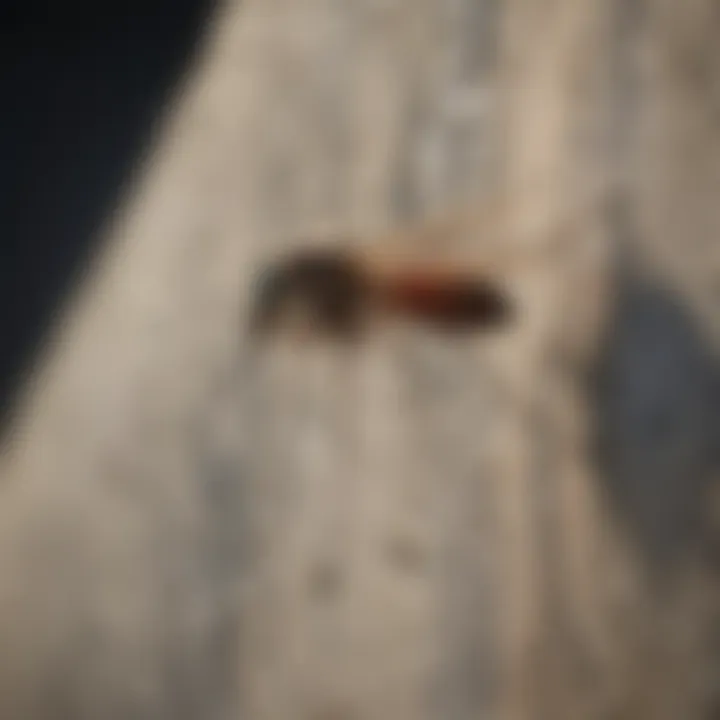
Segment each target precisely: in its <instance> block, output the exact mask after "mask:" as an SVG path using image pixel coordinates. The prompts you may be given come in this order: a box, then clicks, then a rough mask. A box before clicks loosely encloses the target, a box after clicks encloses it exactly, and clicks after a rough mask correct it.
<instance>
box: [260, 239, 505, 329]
mask: <svg viewBox="0 0 720 720" xmlns="http://www.w3.org/2000/svg"><path fill="white" fill-rule="evenodd" d="M254 303H255V305H254V308H253V311H252V327H253V330H254V331H256V332H259V333H267V332H270V331H273V330H278V329H280V328H282V327H285V326H286V324H290V325H291V326H292V325H294V326H295V327H296V328H297V325H298V324H299V325H300V326H301V327H302V328H303V329H305V330H308V331H310V332H313V333H316V332H320V333H323V334H328V335H332V336H334V337H343V338H347V337H350V336H356V335H357V334H358V333H360V332H362V331H363V330H365V329H367V327H368V326H369V324H370V323H372V322H375V321H377V320H379V319H381V318H390V317H393V318H396V319H403V318H404V319H408V320H413V321H416V322H421V323H424V324H430V325H432V326H434V327H436V328H438V329H443V328H445V329H448V330H456V331H460V330H465V331H467V330H472V329H476V328H488V327H490V326H493V327H494V326H498V325H500V324H502V323H504V322H506V321H507V320H508V319H509V317H510V314H511V302H510V300H509V298H508V297H507V296H506V295H505V293H504V292H503V290H502V289H501V287H500V286H499V284H498V283H496V282H494V281H493V280H492V279H491V278H489V277H483V276H482V275H480V274H477V273H472V272H470V271H463V270H462V269H460V268H454V267H450V266H443V265H441V264H437V263H425V264H418V263H414V262H412V261H409V260H407V259H402V260H400V259H396V260H394V261H389V260H385V261H384V262H378V261H377V259H376V258H373V257H372V256H370V255H367V254H363V253H362V252H360V251H357V250H356V251H352V250H351V249H349V248H344V247H343V248H340V247H336V248H333V247H326V248H319V249H318V248H310V249H308V248H306V249H300V250H298V251H296V252H295V253H292V254H288V255H287V256H285V257H282V258H280V259H278V260H276V261H275V262H274V263H272V264H270V265H269V266H268V267H266V268H265V269H264V272H263V273H262V274H261V276H260V279H259V282H258V284H257V286H256V292H255V298H254Z"/></svg>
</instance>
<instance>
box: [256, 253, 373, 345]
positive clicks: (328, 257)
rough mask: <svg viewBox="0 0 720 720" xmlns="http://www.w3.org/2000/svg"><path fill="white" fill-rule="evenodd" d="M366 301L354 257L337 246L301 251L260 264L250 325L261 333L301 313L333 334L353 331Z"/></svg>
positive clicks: (315, 328) (317, 326)
mask: <svg viewBox="0 0 720 720" xmlns="http://www.w3.org/2000/svg"><path fill="white" fill-rule="evenodd" d="M366 302H367V297H366V287H365V280H364V278H363V276H362V273H361V271H360V269H359V267H358V266H357V263H356V262H355V261H354V259H353V258H352V257H351V256H350V255H349V254H346V253H344V252H338V250H337V248H327V249H322V248H320V249H310V250H302V251H299V252H297V253H295V254H293V255H290V256H289V257H285V258H282V259H280V260H278V261H276V262H275V263H272V264H271V265H270V266H268V267H266V268H265V269H264V270H263V272H262V273H261V274H260V276H259V277H258V280H257V283H256V287H255V292H254V307H253V309H252V316H251V329H252V330H253V331H254V332H255V333H259V334H266V333H268V332H270V331H274V330H277V329H279V328H280V327H282V326H284V325H285V323H287V322H289V321H290V322H291V321H292V320H293V319H295V318H297V316H298V315H300V316H302V320H303V322H304V323H308V324H310V325H312V327H313V329H314V330H319V331H322V332H325V333H329V334H333V335H347V334H352V333H355V332H356V331H357V330H358V329H359V326H360V324H361V320H362V316H363V314H364V310H365V305H366Z"/></svg>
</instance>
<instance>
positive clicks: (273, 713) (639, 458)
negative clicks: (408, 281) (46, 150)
mask: <svg viewBox="0 0 720 720" xmlns="http://www.w3.org/2000/svg"><path fill="white" fill-rule="evenodd" d="M611 5H612V4H607V6H605V5H604V4H603V3H599V2H595V0H554V1H553V2H544V3H534V2H530V0H507V2H504V3H498V4H497V7H496V3H493V2H490V1H489V0H485V1H482V2H473V1H472V0H455V1H453V2H450V1H449V0H442V1H441V0H390V1H387V0H386V1H383V2H380V1H379V0H349V1H348V2H342V3H340V2H331V1H330V0H246V1H245V2H230V3H228V4H227V6H226V8H225V9H224V10H223V11H222V13H221V14H219V15H218V17H217V18H216V24H215V27H214V29H213V32H210V33H209V35H208V40H207V45H206V52H205V53H204V55H203V57H202V58H201V60H200V61H199V62H198V65H197V67H196V69H195V72H194V74H193V76H192V77H191V78H190V79H189V80H188V82H187V84H186V86H185V87H184V88H183V89H182V92H181V93H180V94H179V96H178V98H177V101H176V104H175V108H174V113H173V114H172V117H171V118H170V120H169V121H168V123H167V126H166V127H165V128H164V130H163V132H162V133H161V135H160V138H159V142H158V145H157V148H156V150H155V152H154V154H153V156H152V157H151V158H149V160H148V164H147V171H146V173H145V174H144V175H143V178H142V182H141V183H140V184H138V185H137V186H136V188H135V193H134V195H133V196H132V197H129V198H128V200H127V205H126V207H125V208H124V210H123V212H122V213H121V214H120V216H119V217H118V219H117V222H116V224H115V225H114V226H113V227H110V228H108V230H107V233H108V246H107V247H108V249H107V253H106V255H105V256H104V257H103V258H102V260H101V261H99V262H98V266H97V268H96V271H95V272H94V274H93V275H92V276H91V277H90V279H89V281H88V284H87V285H86V287H85V288H83V289H82V290H81V292H80V294H79V295H78V299H77V303H76V307H74V308H73V309H71V310H70V311H69V315H68V317H69V319H68V321H67V322H66V323H64V324H63V325H61V326H60V327H59V330H58V342H57V344H56V345H55V346H54V348H53V352H51V353H49V356H48V364H47V368H43V369H41V370H40V371H39V374H38V377H39V378H42V381H38V383H37V384H35V385H34V386H33V387H32V388H31V392H30V393H29V396H28V398H27V403H26V414H25V415H23V416H21V417H20V419H19V420H18V422H17V430H16V433H15V437H14V443H13V444H12V446H11V447H10V448H9V450H8V451H7V453H6V454H5V455H4V456H3V458H2V462H3V477H4V479H6V483H5V486H4V487H3V489H2V507H1V508H0V535H2V538H1V541H0V568H2V570H1V574H0V718H12V719H14V718H43V719H45V718H55V717H57V718H61V717H62V718H106V717H109V718H110V717H112V718H126V717H127V718H145V717H147V718H173V719H175V718H178V719H179V718H185V717H187V718H208V719H209V718H231V717H243V718H249V719H250V720H255V719H257V720H265V719H266V718H267V720H275V719H278V720H280V719H281V718H282V719H285V718H287V719H288V720H290V719H294V718H299V719H307V720H331V719H332V720H340V719H341V718H342V719H343V720H350V719H351V718H352V719H357V720H364V719H367V720H373V719H378V720H379V719H385V718H387V719H388V720H390V719H392V720H405V719H407V720H410V719H413V720H414V719H418V720H420V719H421V718H443V719H445V718H449V719H452V720H454V719H456V718H457V719H458V720H464V719H465V718H503V719H504V718H508V720H509V719H510V718H513V719H515V718H517V720H521V719H525V718H527V719H531V718H532V719H534V718H549V719H552V720H560V719H561V718H573V719H574V718H595V717H597V718H608V717H610V718H628V719H629V718H633V719H635V718H653V719H654V718H688V719H691V718H706V717H707V718H711V717H713V716H712V715H711V714H708V713H709V710H708V706H707V703H708V702H709V701H710V697H711V695H712V691H713V689H714V685H715V684H717V673H716V668H714V667H713V666H712V664H711V663H710V661H709V659H711V658H717V650H718V648H717V647H712V644H713V643H716V641H715V640H714V638H713V637H712V633H713V631H715V632H716V625H715V623H716V618H715V614H716V603H717V599H716V598H715V597H714V596H713V594H714V590H713V589H712V584H713V583H714V570H713V567H712V565H711V562H709V561H708V553H707V552H705V551H706V550H707V548H708V547H710V545H711V544H712V542H713V541H716V538H715V531H714V528H712V527H711V525H710V524H709V523H710V520H706V519H705V514H706V513H707V510H708V508H709V507H710V505H709V501H708V500H707V495H706V493H707V492H708V491H709V490H712V485H711V483H710V480H713V479H716V478H717V454H718V452H717V447H718V444H717V430H716V429H715V428H716V427H717V425H718V407H717V392H718V391H717V363H716V359H715V358H716V355H714V354H713V352H714V351H713V349H712V348H713V344H712V343H713V339H712V338H713V335H712V333H713V332H716V331H717V327H714V324H715V325H716V324H717V318H718V314H717V313H716V311H715V310H716V308H717V304H718V303H717V273H718V271H719V270H718V253H717V243H718V241H717V218H718V213H717V209H716V208H715V207H714V206H715V201H714V198H713V193H712V192H711V191H710V188H711V187H715V188H716V189H717V180H718V169H719V168H720V160H719V159H718V157H717V149H718V146H719V144H718V137H719V136H720V131H719V130H718V123H717V112H716V108H714V105H713V106H712V107H711V105H712V103H711V101H710V99H709V98H711V97H714V98H715V99H716V95H717V82H718V77H720V68H718V59H717V57H716V56H717V54H718V51H717V50H716V49H715V48H714V47H713V42H714V41H713V39H712V37H714V36H712V34H711V33H708V37H707V38H705V39H703V36H702V33H703V32H704V28H706V27H707V26H708V25H710V24H712V23H715V25H717V19H716V18H714V19H712V18H710V17H707V18H706V17H704V15H703V13H704V12H707V13H710V9H711V7H712V3H711V2H709V0H708V1H707V2H702V0H693V2H688V3H687V6H688V9H687V12H686V13H685V14H683V13H679V19H678V16H676V14H677V11H672V12H671V9H670V5H671V3H670V2H669V0H668V1H667V2H665V1H661V0H657V1H655V2H648V3H646V4H645V5H646V7H645V14H644V15H643V16H642V17H641V18H640V22H639V23H638V27H639V30H638V31H637V32H638V33H639V37H640V39H641V40H643V42H642V43H635V41H634V40H633V38H632V37H631V38H630V39H628V38H625V39H624V40H622V38H621V37H620V36H621V35H622V33H620V32H619V30H618V28H621V29H624V28H626V27H631V25H630V24H629V19H628V18H621V17H615V15H613V12H614V13H616V14H617V13H619V12H620V5H619V3H618V4H617V7H614V8H613V7H610V6H611ZM601 6H602V7H601ZM611 10H613V12H611ZM668 15H669V16H668ZM621 40H622V43H624V44H622V43H621ZM628 46H632V47H636V46H639V47H641V50H640V55H641V59H640V61H639V63H638V64H636V63H635V61H634V58H633V57H631V54H630V53H627V52H625V54H623V52H624V50H626V49H627V47H628ZM703 53H704V54H705V55H707V57H704V56H703ZM611 55H612V58H617V59H616V60H613V62H611V60H612V58H611V57H610V56H611ZM677 57H679V58H681V59H684V60H683V61H682V62H680V61H676V59H675V58H677ZM613 63H616V65H614V64H613ZM663 63H665V65H664V64H663ZM676 63H677V64H676ZM638 67H639V68H640V70H638V69H637V68H638ZM697 67H700V68H701V70H697ZM683 69H684V70H683ZM631 70H632V71H633V72H637V73H639V77H640V79H639V80H638V82H639V83H640V84H641V85H642V86H643V87H644V88H645V90H646V94H645V95H642V97H641V99H640V100H638V99H637V98H636V100H635V104H632V105H630V104H628V102H627V98H625V97H624V96H623V95H622V93H621V91H622V90H623V88H622V87H619V80H625V79H626V78H628V77H631V73H630V71H631ZM682 71H685V72H687V73H689V74H690V75H691V78H690V79H688V80H687V81H686V80H685V79H683V77H680V78H678V77H677V76H676V72H682ZM698 73H699V74H698ZM703 73H704V74H703ZM691 80H692V81H691ZM693 83H695V84H693ZM703 83H704V84H703ZM713 83H714V84H713ZM713 93H714V95H713ZM713 102H714V100H713ZM715 104H716V103H715ZM628 108H629V109H628ZM621 109H622V110H623V111H624V113H625V114H624V115H621V114H620V112H619V111H620V110H621ZM713 113H714V114H713ZM618 117H619V118H620V119H619V120H618ZM713 118H714V120H713ZM628 148H630V149H631V150H632V152H631V151H630V150H629V149H628ZM635 152H636V154H633V153H635ZM643 153H644V155H643ZM606 176H610V177H613V178H614V177H616V176H618V177H619V178H620V180H621V181H622V183H624V185H623V187H625V188H630V189H631V190H633V192H634V191H635V189H637V197H639V198H640V200H641V202H640V205H639V206H640V207H641V208H643V209H644V210H643V213H644V214H643V216H642V217H643V218H645V220H644V222H645V227H646V228H647V229H646V230H645V232H644V233H643V232H641V230H642V228H641V230H638V232H639V239H641V240H644V242H645V243H646V244H648V243H649V244H651V246H652V247H653V253H651V255H650V257H649V258H648V257H646V256H642V255H641V257H645V260H642V261H641V262H643V263H644V266H645V267H651V266H652V265H653V264H658V265H661V266H662V262H655V261H659V260H662V259H663V258H664V257H666V256H668V257H673V258H675V260H676V262H680V261H683V262H685V261H687V268H686V267H685V266H684V265H676V267H675V270H674V271H672V269H671V270H668V273H669V275H670V276H671V277H673V278H675V280H673V281H672V282H671V280H670V279H668V278H667V277H662V276H661V277H662V279H660V280H656V281H655V282H656V284H655V287H654V288H653V289H652V292H651V291H650V290H648V291H645V290H642V288H640V286H639V284H638V282H637V281H636V280H635V279H634V278H633V277H632V276H631V275H630V274H629V273H625V274H624V275H622V278H621V279H617V278H616V277H615V275H613V273H612V270H613V266H612V264H611V260H612V258H611V257H610V253H609V252H606V250H608V249H610V248H611V247H612V245H611V243H610V239H611V238H612V237H615V236H617V235H619V234H621V233H622V232H624V229H623V227H620V226H619V225H618V223H617V222H616V219H615V217H614V216H613V215H612V214H608V215H602V214H600V213H599V212H598V213H595V212H594V210H595V209H596V208H592V207H591V206H590V209H589V210H588V214H587V218H586V220H585V221H584V222H581V223H580V231H579V232H578V237H577V243H576V245H575V246H574V248H573V250H572V252H568V253H567V254H566V255H562V256H560V257H559V258H558V260H557V262H554V263H541V264H540V265H538V266H537V267H530V268H529V269H528V270H525V271H523V272H522V273H520V274H518V275H517V277H514V278H513V280H512V282H513V288H514V289H515V290H516V291H517V293H518V297H519V298H520V300H521V301H522V303H523V309H524V313H523V315H522V319H521V322H520V324H519V326H518V327H517V328H516V329H515V330H514V331H513V332H512V333H509V334H508V335H507V336H503V337H499V338H495V339H492V340H484V339H481V340H478V341H476V342H469V343H465V344H461V345H458V344H455V343H452V342H447V341H445V340H443V339H442V338H438V337H434V336H432V335H431V334H427V333H422V332H420V331H416V330H410V329H405V330H402V331H400V332H397V333H392V332H387V333H384V334H383V333H379V334H378V336H377V337H376V338H375V339H374V341H373V342H372V343H370V344H369V345H368V346H367V347H365V348H363V349H361V350H360V351H359V352H349V351H348V352H343V351H337V350H332V349H327V348H315V349H311V350H309V351H307V352H304V353H298V352H295V351H293V350H291V349H285V350H283V349H276V350H273V351H272V352H268V353H258V352H256V351H255V350H254V349H253V348H250V347H248V346H247V343H246V342H245V340H244V337H243V335H242V331H241V328H242V318H243V313H244V310H245V303H246V301H247V295H248V283H249V281H250V280H251V273H252V271H253V269H254V266H255V265H254V264H255V263H256V262H257V259H258V258H260V257H263V256H264V254H265V253H267V252H269V251H270V250H271V249H277V248H279V247H283V246H286V245H289V244H292V243H293V242H297V241H300V240H301V239H302V238H303V236H304V235H307V234H312V233H315V232H317V231H318V229H325V230H328V229H330V230H332V229H340V230H345V229H347V230H350V231H356V232H358V233H360V235H361V236H367V237H368V238H372V237H373V234H374V233H375V232H379V231H385V230H386V229H388V228H389V227H390V226H392V225H395V224H399V223H401V222H402V221H404V220H406V219H409V218H411V217H412V218H414V219H417V218H418V217H422V216H424V215H426V214H429V213H436V212H438V211H439V210H441V209H442V208H443V207H444V206H446V205H448V204H456V203H458V202H460V201H462V200H463V199H467V198H470V197H473V196H475V195H476V196H477V197H478V198H479V199H478V202H480V201H481V200H482V199H483V198H485V197H489V196H491V195H492V194H493V193H494V192H496V191H497V189H498V188H499V187H508V188H509V190H508V197H509V198H510V205H511V207H512V213H511V218H510V226H511V227H512V228H514V230H513V232H511V236H512V237H513V240H514V241H515V242H518V243H519V244H520V245H521V246H522V244H523V243H526V244H529V245H530V244H537V243H546V242H549V241H550V238H551V237H552V232H551V229H552V228H554V227H555V226H556V223H557V222H559V219H562V218H563V217H565V216H566V215H567V214H568V213H572V212H573V209H574V208H576V207H578V206H582V203H583V202H584V201H586V199H587V197H589V196H592V188H593V187H595V186H596V185H599V184H601V183H602V181H603V179H604V178H606ZM529 189H532V192H530V190H529ZM628 194H629V195H630V197H631V198H632V197H635V195H634V194H631V193H630V192H629V191H628ZM688 235H691V236H692V241H693V242H694V243H696V247H697V251H694V252H693V254H692V256H691V255H690V254H689V253H685V252H684V250H680V248H681V247H682V248H684V247H686V245H685V243H686V242H687V243H688V245H687V247H690V244H691V240H690V239H688V237H687V236H688ZM656 238H657V240H656ZM486 240H487V239H486V238H485V237H484V233H483V227H482V223H478V224H477V225H476V226H471V227H470V228H468V229H467V230H466V231H464V232H463V233H461V234H460V235H459V236H457V237H448V238H444V239H443V241H444V242H447V243H448V244H449V245H450V244H453V245H458V246H466V245H467V246H470V247H475V246H477V247H481V246H482V244H483V242H486ZM656 243H657V250H655V247H656V245H655V244H656ZM641 245H642V243H641ZM693 247H695V246H693ZM661 248H662V252H661ZM665 254H666V255H665ZM693 258H695V259H696V260H697V262H696V264H695V265H692V267H691V260H692V259H693ZM698 258H700V259H698ZM651 261H652V262H651ZM665 267H668V263H666V264H665ZM673 272H674V274H673ZM616 290H622V292H621V293H617V294H618V295H619V297H620V299H621V300H623V303H624V304H623V305H622V308H623V313H624V315H623V317H624V318H626V319H625V320H624V321H623V323H621V324H620V325H618V326H617V327H618V332H617V333H610V335H609V336H607V337H606V336H605V335H604V334H603V329H604V328H605V327H606V325H605V322H606V321H607V320H608V317H609V316H610V315H612V312H613V303H612V300H613V299H614V298H615V295H616V292H615V291H616ZM641 290H642V292H641ZM623 293H625V294H623ZM628 293H629V294H628ZM653 293H654V294H653ZM713 293H714V294H713ZM626 294H628V298H629V299H624V298H626ZM675 304H677V305H678V307H679V308H681V309H680V310H677V311H676V310H675ZM669 306H672V307H671V308H670V309H668V307H669ZM690 308H692V309H690ZM643 313H645V314H643ZM648 313H649V314H648ZM688 315H696V316H697V317H698V318H700V319H701V324H700V330H698V331H697V332H691V331H690V330H689V329H688V328H689V322H688V320H687V317H688ZM702 322H704V324H702ZM673 323H674V324H673ZM610 326H611V327H615V326H614V325H612V323H610ZM673 328H676V329H673ZM673 333H675V334H673ZM678 333H679V335H678ZM638 338H639V340H638ZM671 350H672V351H671ZM605 351H608V352H607V354H608V356H609V360H608V362H607V363H606V364H605V365H603V368H605V369H608V368H609V370H608V372H606V373H605V374H603V375H602V378H603V384H601V385H600V388H601V390H602V392H601V393H600V394H599V395H593V394H592V393H591V392H590V391H592V390H593V389H594V388H593V387H592V386H590V385H589V384H588V383H586V382H585V380H586V377H587V375H588V368H589V366H590V363H591V360H593V359H594V358H597V357H603V353H604V352H605ZM665 358H669V359H665ZM658 359H659V360H658ZM598 428H605V429H606V432H605V435H604V436H603V437H605V438H606V440H607V444H606V445H605V446H603V450H602V460H603V462H602V463H598V461H597V458H596V457H595V456H594V455H593V447H592V442H593V440H594V438H595V431H596V430H597V429H598ZM659 448H662V450H663V452H664V454H661V453H660V452H659V450H658V449H659ZM698 529H701V530H702V531H703V532H705V531H706V530H707V532H706V533H705V534H704V535H700V536H698V533H697V532H696V531H697V530H698ZM693 542H695V544H694V545H693ZM698 548H700V551H699V550H698ZM673 550H675V551H677V552H676V553H675V554H674V555H673V552H672V551H673ZM710 559H711V560H712V558H710ZM671 560H673V561H677V568H678V569H674V567H675V566H671ZM657 568H660V570H657ZM641 570H643V571H644V570H647V571H648V578H647V579H646V578H645V577H644V575H643V573H642V572H641ZM658 578H659V579H658Z"/></svg>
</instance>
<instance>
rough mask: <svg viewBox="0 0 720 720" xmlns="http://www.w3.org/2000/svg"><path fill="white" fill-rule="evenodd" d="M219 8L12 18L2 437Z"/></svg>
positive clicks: (7, 64) (5, 30)
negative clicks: (56, 319)
mask: <svg viewBox="0 0 720 720" xmlns="http://www.w3.org/2000/svg"><path fill="white" fill-rule="evenodd" d="M215 5H216V2H215V1H214V0H147V1H146V2H145V3H141V4H137V3H83V4H80V3H76V4H75V7H73V5H72V3H55V4H53V3H50V2H43V3H40V4H39V5H38V4H37V3H24V2H22V0H17V1H15V2H9V3H7V2H6V3H3V4H2V5H1V6H0V107H1V108H2V111H1V112H0V339H1V340H0V437H1V436H2V434H3V431H5V430H7V427H6V426H7V423H8V420H9V415H10V410H11V407H12V404H13V401H14V400H15V399H16V397H17V391H18V389H19V386H20V385H21V384H22V383H23V381H25V380H26V379H27V378H26V375H27V371H28V369H29V368H30V366H31V364H32V359H33V357H34V356H35V354H36V353H37V351H38V349H39V347H40V345H41V343H42V339H43V336H44V333H45V332H46V330H47V329H48V327H49V323H50V321H51V320H52V317H53V315H54V314H55V313H56V312H57V310H58V308H59V307H60V306H61V305H62V301H63V297H64V296H65V295H66V294H67V292H68V291H69V290H70V288H71V287H72V285H73V283H74V282H75V281H76V280H77V279H78V278H79V277H80V275H81V273H82V270H83V266H84V264H85V263H86V261H87V259H88V257H89V254H90V252H91V251H92V246H93V245H94V243H95V238H96V236H97V234H98V230H99V228H100V226H101V224H102V222H103V220H104V219H105V218H106V217H107V216H108V215H109V213H110V212H112V210H113V206H114V204H115V203H116V202H117V199H118V196H119V193H120V191H121V190H122V187H123V185H124V184H125V183H127V182H128V181H129V177H130V173H131V171H132V169H133V167H134V166H135V165H136V164H137V162H138V161H139V160H140V159H141V158H142V155H143V153H144V151H145V150H146V149H147V146H148V144H149V141H150V138H151V133H152V129H153V127H154V125H155V124H156V123H157V121H158V120H159V119H160V118H161V116H162V111H163V108H164V106H165V105H166V104H167V102H168V101H169V99H170V98H171V97H172V92H173V89H174V88H175V87H177V84H178V82H179V81H180V80H181V78H182V76H183V75H184V74H185V72H186V70H188V69H189V67H190V65H191V63H192V60H193V57H194V54H195V52H196V50H197V47H198V45H199V42H200V41H201V39H202V35H203V31H204V29H205V27H206V26H207V21H208V20H209V19H210V17H211V16H212V13H213V10H214V8H215Z"/></svg>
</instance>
